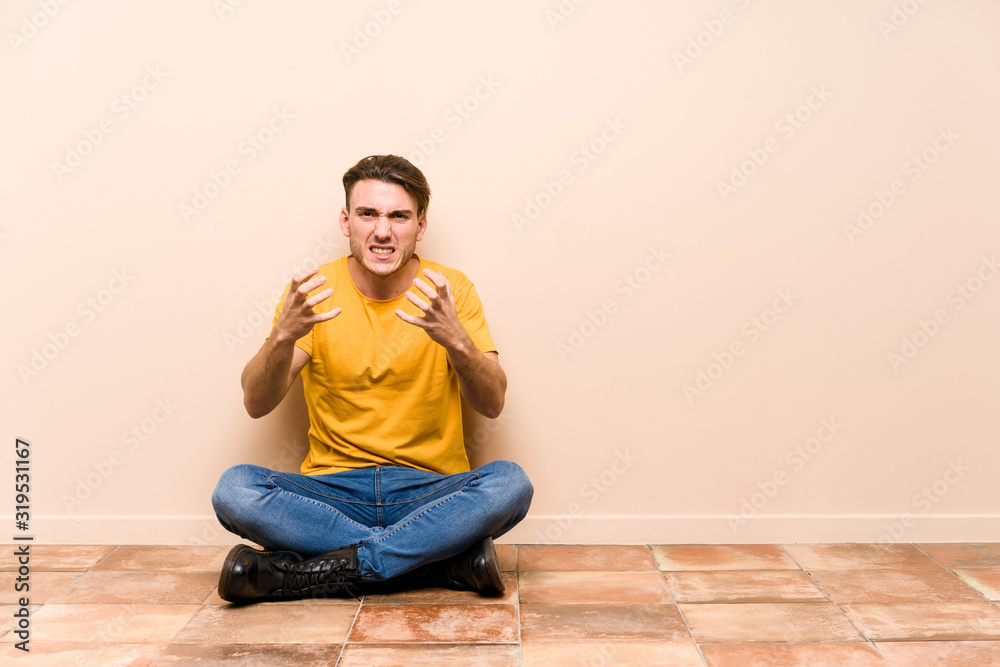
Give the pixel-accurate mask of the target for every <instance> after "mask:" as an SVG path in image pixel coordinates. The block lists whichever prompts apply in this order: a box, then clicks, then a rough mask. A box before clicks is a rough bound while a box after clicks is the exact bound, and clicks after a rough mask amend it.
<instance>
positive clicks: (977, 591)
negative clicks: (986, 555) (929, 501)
mask: <svg viewBox="0 0 1000 667" xmlns="http://www.w3.org/2000/svg"><path fill="white" fill-rule="evenodd" d="M966 544H975V543H974V542H967V543H966ZM911 546H912V547H913V548H914V549H916V550H917V551H919V552H920V553H922V554H924V555H925V556H927V557H928V558H930V559H931V560H932V561H934V562H935V563H937V564H938V565H940V566H941V567H943V568H944V569H945V570H947V571H948V573H949V574H951V576H953V577H955V578H956V579H958V580H959V581H960V582H962V585H963V586H966V587H968V588H969V589H971V590H973V591H975V592H976V594H977V595H979V596H980V597H982V598H983V599H984V600H986V602H988V603H989V604H991V605H993V606H994V607H997V608H998V609H1000V604H998V603H997V601H996V600H991V599H989V598H988V597H986V594H985V593H983V592H982V591H981V590H979V589H978V588H976V587H975V586H973V585H972V584H970V583H969V582H967V581H966V580H965V579H962V577H960V576H958V573H957V572H955V571H954V570H953V569H951V568H950V567H948V566H947V565H945V564H944V563H942V562H941V561H939V560H938V559H937V558H935V557H934V556H932V555H930V554H929V553H927V552H926V551H924V550H923V549H921V548H920V547H918V546H917V545H916V544H915V543H911ZM963 569H966V570H968V569H976V568H963ZM985 569H990V568H985ZM970 641H976V640H970Z"/></svg>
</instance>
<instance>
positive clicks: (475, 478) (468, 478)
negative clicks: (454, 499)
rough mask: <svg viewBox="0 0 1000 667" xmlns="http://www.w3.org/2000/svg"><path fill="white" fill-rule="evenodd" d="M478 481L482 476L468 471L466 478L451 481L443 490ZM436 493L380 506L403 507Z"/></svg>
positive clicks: (438, 491)
mask: <svg viewBox="0 0 1000 667" xmlns="http://www.w3.org/2000/svg"><path fill="white" fill-rule="evenodd" d="M480 479H482V476H481V475H480V474H479V473H477V472H472V471H469V474H468V475H467V476H465V477H463V478H462V479H457V480H455V481H453V482H452V483H451V484H448V485H447V486H445V487H444V488H445V489H447V488H449V487H452V486H455V485H456V484H461V485H462V486H463V487H465V486H467V485H468V484H469V482H470V481H476V482H478V481H479V480H480ZM438 493H441V489H437V490H435V491H430V492H428V493H425V494H424V495H422V496H415V497H413V498H407V499H405V500H394V501H391V502H386V503H382V504H383V505H405V504H406V503H412V502H416V501H418V500H420V499H421V498H426V497H428V496H433V495H436V494H438ZM455 493H461V490H459V491H455Z"/></svg>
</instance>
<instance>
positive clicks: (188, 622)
mask: <svg viewBox="0 0 1000 667" xmlns="http://www.w3.org/2000/svg"><path fill="white" fill-rule="evenodd" d="M217 590H219V587H218V585H216V586H214V587H213V588H212V590H211V591H209V592H208V595H207V596H206V597H205V600H204V601H203V602H202V603H201V605H200V606H199V607H198V608H197V609H195V610H194V613H193V614H191V618H189V619H188V620H187V621H185V623H184V625H182V626H181V627H180V628H179V629H178V630H177V632H175V633H174V636H173V637H171V638H170V641H168V642H167V645H166V646H164V647H163V650H162V651H160V652H159V653H157V654H156V657H155V658H154V659H153V662H151V663H149V667H153V665H155V664H156V663H157V662H158V661H159V659H160V658H162V657H163V654H164V653H166V652H167V649H169V648H170V647H171V646H173V644H174V640H176V639H177V637H178V635H180V634H181V633H182V632H184V629H185V628H187V626H188V625H190V624H191V621H193V620H194V618H195V616H197V615H198V613H199V612H200V611H201V610H202V609H204V608H205V607H206V606H207V605H208V601H209V600H211V599H212V594H213V593H215V592H216V591H217ZM200 645H201V644H197V646H200Z"/></svg>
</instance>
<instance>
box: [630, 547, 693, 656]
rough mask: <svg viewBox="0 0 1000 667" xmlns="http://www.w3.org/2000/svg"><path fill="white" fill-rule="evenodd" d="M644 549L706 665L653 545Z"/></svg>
mask: <svg viewBox="0 0 1000 667" xmlns="http://www.w3.org/2000/svg"><path fill="white" fill-rule="evenodd" d="M645 546H646V551H648V552H649V557H650V558H652V559H653V563H654V564H655V565H656V571H657V572H659V574H660V579H662V580H663V585H664V586H666V587H667V592H668V593H670V599H671V600H673V602H674V608H675V609H676V610H677V615H678V616H680V617H681V622H682V623H684V629H685V630H687V631H688V635H690V637H691V641H692V642H694V648H695V650H696V651H698V655H699V656H700V657H701V661H702V662H703V663H704V664H705V665H706V667H707V666H708V660H707V659H706V658H705V654H704V653H702V651H701V644H699V643H698V640H697V639H695V636H694V633H693V632H691V626H690V625H688V622H687V619H686V618H684V612H683V611H681V607H680V605H679V604H677V598H676V597H675V596H674V590H673V589H672V588H670V583H669V582H668V581H667V577H666V576H665V575H664V574H663V570H662V569H661V568H660V563H659V562H658V561H657V560H656V556H655V555H654V554H653V546H652V545H650V544H647V545H645Z"/></svg>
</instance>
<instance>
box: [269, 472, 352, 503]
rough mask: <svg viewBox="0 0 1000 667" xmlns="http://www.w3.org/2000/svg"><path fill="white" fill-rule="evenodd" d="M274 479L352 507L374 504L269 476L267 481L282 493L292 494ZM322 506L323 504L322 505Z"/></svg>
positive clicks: (292, 480) (282, 477)
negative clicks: (314, 489) (274, 479)
mask: <svg viewBox="0 0 1000 667" xmlns="http://www.w3.org/2000/svg"><path fill="white" fill-rule="evenodd" d="M273 477H280V478H281V479H283V480H285V481H286V482H288V483H289V484H291V485H292V486H294V487H296V488H299V489H302V490H303V491H306V492H309V493H314V494H316V495H317V496H323V497H324V498H330V499H332V500H339V501H341V502H345V503H350V504H352V505H371V504H372V503H369V502H366V501H364V500H358V499H357V498H345V497H343V496H336V495H333V494H330V493H320V492H318V491H313V490H312V489H310V488H308V487H305V486H303V485H301V484H299V483H297V482H296V481H295V480H294V479H289V478H287V477H285V476H283V475H281V474H274V475H268V476H267V481H268V482H270V484H271V485H272V487H274V488H277V489H281V490H282V491H285V492H286V493H290V492H289V491H286V490H285V489H282V488H281V487H280V486H278V485H277V484H275V483H274V482H273V481H272V478H273ZM301 497H303V498H305V496H301ZM314 502H315V501H314ZM320 504H322V503H320Z"/></svg>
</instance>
